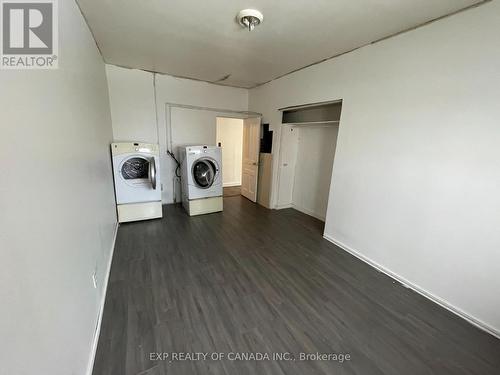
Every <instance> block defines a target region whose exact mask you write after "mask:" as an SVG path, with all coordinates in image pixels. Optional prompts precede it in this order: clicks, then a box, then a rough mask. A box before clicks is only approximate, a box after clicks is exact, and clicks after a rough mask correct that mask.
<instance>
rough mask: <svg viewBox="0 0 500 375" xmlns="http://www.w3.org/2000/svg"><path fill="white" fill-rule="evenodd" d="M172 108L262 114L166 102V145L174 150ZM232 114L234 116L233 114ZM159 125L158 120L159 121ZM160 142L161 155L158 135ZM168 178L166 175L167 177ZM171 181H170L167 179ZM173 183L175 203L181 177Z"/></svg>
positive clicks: (243, 116) (249, 114)
mask: <svg viewBox="0 0 500 375" xmlns="http://www.w3.org/2000/svg"><path fill="white" fill-rule="evenodd" d="M172 108H183V109H191V110H198V111H209V112H215V113H220V114H221V116H224V115H226V116H225V117H233V118H241V119H245V118H249V117H261V118H262V114H261V113H258V112H252V111H237V110H234V109H224V108H215V107H203V106H196V105H190V104H182V103H173V102H165V124H164V125H165V147H166V148H167V149H168V150H171V151H173V150H172ZM231 115H232V116H231ZM157 125H158V121H157ZM157 131H158V134H159V129H157ZM158 143H159V146H160V155H161V146H162V144H161V143H162V142H161V140H160V136H159V135H158ZM165 178H166V177H165ZM166 182H167V183H169V181H166ZM171 183H172V198H173V201H174V203H175V202H176V195H177V191H178V188H177V186H179V187H180V179H178V178H176V177H175V173H174V177H173V179H172V181H171Z"/></svg>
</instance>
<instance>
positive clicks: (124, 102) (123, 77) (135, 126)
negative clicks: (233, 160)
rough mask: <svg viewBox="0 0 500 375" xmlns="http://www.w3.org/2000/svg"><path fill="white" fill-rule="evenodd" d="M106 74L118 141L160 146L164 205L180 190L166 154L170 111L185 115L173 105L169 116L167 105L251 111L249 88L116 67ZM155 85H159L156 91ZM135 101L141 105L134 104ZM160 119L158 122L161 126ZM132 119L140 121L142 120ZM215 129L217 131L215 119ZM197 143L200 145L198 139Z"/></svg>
mask: <svg viewBox="0 0 500 375" xmlns="http://www.w3.org/2000/svg"><path fill="white" fill-rule="evenodd" d="M106 73H107V76H108V84H109V93H110V102H111V111H112V114H113V137H114V139H115V140H121V141H126V140H133V139H132V137H135V138H138V139H140V140H142V141H145V142H154V143H160V150H161V157H160V164H161V165H160V168H161V176H162V177H161V178H162V184H163V193H162V200H163V203H172V202H173V201H174V185H176V186H177V188H176V190H178V185H177V184H175V178H174V170H175V164H174V163H173V162H172V160H171V159H170V158H169V157H168V156H167V155H166V148H167V145H170V143H171V142H170V141H171V139H170V136H171V134H170V132H169V131H167V127H168V128H169V127H170V123H169V121H170V120H171V118H170V116H171V114H172V112H171V111H170V110H171V109H172V108H175V111H177V112H178V113H180V112H182V111H180V110H179V107H175V106H172V107H169V112H168V113H167V110H166V109H167V108H166V105H167V103H169V104H175V105H183V106H195V107H203V108H212V109H219V110H231V111H246V110H247V108H248V91H247V90H245V89H238V88H232V87H225V86H220V85H214V84H210V83H206V82H200V81H194V80H189V79H182V78H175V77H171V76H167V75H160V74H156V75H155V77H156V78H155V77H153V74H152V73H148V72H144V71H138V70H132V69H124V68H120V67H117V66H113V65H107V66H106ZM154 83H155V84H154ZM154 86H156V90H155V89H154ZM155 91H156V113H155V112H154V108H153V107H154V106H152V105H151V100H152V99H154V96H155V95H154V94H155ZM134 102H135V103H138V105H137V106H134V105H131V103H134ZM223 112H224V111H221V112H217V111H214V112H213V114H214V116H217V115H218V114H220V113H223ZM156 118H157V119H158V122H157V123H156ZM129 119H139V120H140V121H135V120H129ZM157 124H158V127H157ZM213 126H214V129H215V118H214V123H213ZM214 136H215V133H214ZM193 139H194V138H193ZM193 142H194V143H196V141H195V140H193ZM187 143H191V142H187ZM174 152H175V150H174ZM177 195H178V191H177Z"/></svg>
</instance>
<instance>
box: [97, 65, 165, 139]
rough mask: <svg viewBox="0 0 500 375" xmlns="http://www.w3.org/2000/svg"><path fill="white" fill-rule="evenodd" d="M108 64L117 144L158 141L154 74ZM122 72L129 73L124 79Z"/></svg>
mask: <svg viewBox="0 0 500 375" xmlns="http://www.w3.org/2000/svg"><path fill="white" fill-rule="evenodd" d="M114 68H115V67H114V66H112V65H106V74H107V76H108V82H109V83H110V84H109V102H110V106H111V118H112V120H113V135H114V136H113V138H114V141H115V142H129V141H136V142H154V143H156V142H157V139H158V134H157V128H156V114H155V97H154V87H153V75H152V74H149V73H145V72H142V71H140V70H131V69H127V70H124V69H114ZM123 72H127V74H126V77H124V74H123Z"/></svg>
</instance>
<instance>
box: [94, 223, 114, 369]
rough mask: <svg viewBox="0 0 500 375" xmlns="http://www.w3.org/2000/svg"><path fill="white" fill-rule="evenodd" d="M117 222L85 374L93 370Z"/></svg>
mask: <svg viewBox="0 0 500 375" xmlns="http://www.w3.org/2000/svg"><path fill="white" fill-rule="evenodd" d="M118 227H119V224H118V223H116V225H115V232H114V234H113V241H112V243H111V255H110V256H109V261H108V264H107V269H106V276H105V278H104V287H103V290H102V296H101V302H100V308H99V314H98V316H97V327H96V330H95V334H94V340H93V342H92V350H91V352H90V359H89V365H88V368H87V375H92V371H93V370H94V361H95V356H96V353H97V344H98V342H99V336H100V333H101V323H102V315H103V312H104V303H105V302H106V293H107V291H108V282H109V274H110V273H111V264H112V263H113V255H114V253H115V244H116V236H117V234H118Z"/></svg>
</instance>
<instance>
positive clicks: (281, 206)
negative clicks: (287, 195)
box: [275, 203, 293, 210]
mask: <svg viewBox="0 0 500 375" xmlns="http://www.w3.org/2000/svg"><path fill="white" fill-rule="evenodd" d="M286 208H293V204H291V203H287V204H277V205H276V206H275V209H276V210H283V209H286Z"/></svg>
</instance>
